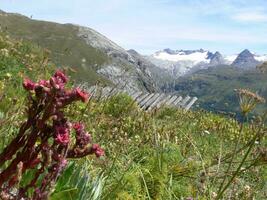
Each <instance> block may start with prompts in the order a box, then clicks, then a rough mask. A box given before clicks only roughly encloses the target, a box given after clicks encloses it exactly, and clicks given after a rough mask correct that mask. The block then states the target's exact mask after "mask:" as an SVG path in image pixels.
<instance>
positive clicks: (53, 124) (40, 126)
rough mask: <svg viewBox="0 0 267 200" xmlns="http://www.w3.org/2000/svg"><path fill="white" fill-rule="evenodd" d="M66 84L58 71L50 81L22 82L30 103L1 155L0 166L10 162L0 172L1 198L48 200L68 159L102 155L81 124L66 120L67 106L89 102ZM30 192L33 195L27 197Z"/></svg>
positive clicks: (9, 199) (66, 79)
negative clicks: (26, 180)
mask: <svg viewBox="0 0 267 200" xmlns="http://www.w3.org/2000/svg"><path fill="white" fill-rule="evenodd" d="M67 82H68V78H67V77H66V75H65V74H64V73H63V72H62V71H60V70H58V71H56V73H55V74H54V75H53V76H52V77H51V78H50V79H49V80H40V81H39V82H33V81H31V80H30V79H25V80H24V82H23V87H24V88H25V90H27V91H28V92H29V101H30V102H29V104H28V109H27V112H28V119H27V121H26V122H24V123H23V124H22V125H21V128H20V130H19V133H18V135H17V137H16V138H14V139H13V141H11V143H10V144H9V145H8V146H7V147H6V148H5V149H4V151H3V152H2V153H1V154H0V166H1V165H3V164H5V163H9V164H8V166H7V167H6V168H5V169H4V170H3V171H1V172H0V191H2V193H0V199H1V198H4V197H5V199H8V200H11V199H21V198H24V199H32V200H39V199H40V200H41V199H42V200H43V199H47V198H48V194H49V191H50V190H51V189H52V188H51V183H52V182H55V181H56V180H57V178H58V176H59V175H60V173H61V172H62V170H64V168H65V167H66V165H67V159H68V158H81V157H84V156H87V155H91V154H95V155H96V157H100V156H103V155H104V150H103V149H102V148H101V147H100V146H99V145H98V144H94V143H92V137H91V135H90V134H89V133H88V132H87V131H86V130H85V127H84V125H83V124H82V123H80V122H79V123H71V122H69V121H68V119H67V118H66V117H65V115H64V108H65V107H66V106H67V105H70V104H72V103H73V102H75V101H82V102H87V101H88V99H89V94H87V93H86V92H84V91H82V90H81V89H79V88H74V89H71V90H69V89H66V88H65V86H66V84H67ZM72 135H73V136H74V137H72ZM72 138H73V140H74V138H75V141H72ZM51 141H52V143H51ZM31 169H35V172H34V173H35V174H34V175H33V177H32V180H31V181H30V182H29V184H28V185H26V186H23V187H19V188H18V192H17V194H16V195H15V196H14V192H12V191H14V190H13V189H14V186H15V185H18V184H19V182H20V179H21V176H22V175H23V174H24V173H25V172H26V171H27V170H31ZM40 179H41V182H40V181H39V180H40ZM37 180H38V181H37ZM30 189H33V190H34V191H35V192H34V193H33V195H32V196H30V197H29V196H27V195H28V194H29V193H28V191H29V190H30Z"/></svg>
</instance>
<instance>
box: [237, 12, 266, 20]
mask: <svg viewBox="0 0 267 200" xmlns="http://www.w3.org/2000/svg"><path fill="white" fill-rule="evenodd" d="M232 18H233V19H234V20H236V21H241V22H266V21H267V15H266V14H264V13H257V12H254V13H253V12H250V13H249V12H246V13H239V14H236V15H234V16H233V17H232Z"/></svg>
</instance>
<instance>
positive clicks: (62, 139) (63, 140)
mask: <svg viewBox="0 0 267 200" xmlns="http://www.w3.org/2000/svg"><path fill="white" fill-rule="evenodd" d="M56 142H57V143H58V144H62V145H67V144H69V142H70V136H69V134H64V135H60V134H58V135H57V136H56Z"/></svg>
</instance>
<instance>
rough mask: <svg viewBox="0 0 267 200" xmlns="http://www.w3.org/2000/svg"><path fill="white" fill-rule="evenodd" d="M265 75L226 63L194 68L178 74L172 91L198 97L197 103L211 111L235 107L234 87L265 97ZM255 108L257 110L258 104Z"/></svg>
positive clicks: (235, 110)
mask: <svg viewBox="0 0 267 200" xmlns="http://www.w3.org/2000/svg"><path fill="white" fill-rule="evenodd" d="M266 86H267V75H266V73H261V72H260V71H258V70H256V69H250V70H243V69H240V68H235V67H231V66H227V65H224V66H223V65H222V66H217V67H210V68H208V69H203V70H198V71H196V72H194V73H193V74H190V75H187V76H184V77H180V78H179V79H178V80H177V81H176V84H175V91H176V92H178V93H184V94H189V95H195V96H197V97H199V101H198V103H199V106H200V107H202V108H204V109H207V110H211V111H230V112H237V111H238V98H237V96H236V95H235V93H234V89H238V88H246V89H250V90H252V91H254V92H257V93H258V94H260V95H261V96H264V97H265V98H266V97H267V89H266ZM263 107H265V108H266V105H262V107H259V108H258V111H261V108H263Z"/></svg>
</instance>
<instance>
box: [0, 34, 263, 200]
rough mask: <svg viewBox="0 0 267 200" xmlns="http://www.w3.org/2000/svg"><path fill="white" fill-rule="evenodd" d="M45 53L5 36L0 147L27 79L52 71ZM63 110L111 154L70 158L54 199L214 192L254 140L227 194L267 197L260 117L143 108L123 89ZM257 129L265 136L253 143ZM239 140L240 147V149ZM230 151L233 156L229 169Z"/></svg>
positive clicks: (17, 118) (0, 42) (13, 124)
mask: <svg viewBox="0 0 267 200" xmlns="http://www.w3.org/2000/svg"><path fill="white" fill-rule="evenodd" d="M47 59H48V57H47V55H46V52H45V51H43V50H42V49H40V48H38V47H37V46H34V45H31V44H29V43H25V42H21V41H15V40H12V39H10V38H8V37H6V36H5V35H0V152H1V151H2V150H3V148H4V147H5V146H6V145H7V144H8V143H9V141H10V140H11V139H12V138H13V137H14V136H16V135H17V133H18V129H19V127H20V125H21V124H22V123H23V121H24V120H25V109H26V105H27V99H26V98H25V93H24V91H23V88H22V85H21V83H22V78H23V77H30V78H32V79H33V80H38V79H41V78H44V77H46V78H48V77H49V76H50V74H51V73H52V71H54V68H55V65H53V64H52V63H50V62H47ZM230 72H231V71H229V73H230ZM231 73H233V72H231ZM66 112H67V115H68V117H69V118H70V119H71V121H80V120H81V121H82V122H84V123H85V124H86V127H87V128H88V131H90V133H91V134H92V136H93V137H92V138H93V139H94V142H95V143H100V144H101V146H102V147H103V148H104V149H105V152H106V156H105V157H103V158H101V159H95V158H92V157H87V158H84V159H81V160H78V159H75V160H69V165H68V167H67V170H65V171H64V172H63V174H62V176H61V177H60V178H59V180H58V182H57V184H56V185H55V190H54V192H53V194H52V195H51V198H50V199H51V200H57V199H64V200H69V199H70V200H71V199H77V200H85V199H95V200H97V199H98V200H99V199H101V200H113V199H117V200H126V199H127V200H145V199H150V200H163V199H164V200H165V199H170V200H173V199H174V200H175V199H177V200H178V199H179V200H180V199H192V198H194V199H203V200H206V199H214V196H215V195H216V193H218V190H219V188H220V184H221V183H222V181H223V179H224V177H227V180H226V182H225V183H227V182H228V181H229V180H230V177H232V176H233V175H234V173H235V170H236V169H237V168H238V166H239V164H240V162H241V160H242V158H243V157H244V155H245V154H246V152H247V150H248V149H249V148H248V146H247V145H251V144H252V146H251V151H250V153H249V154H248V157H247V159H246V162H245V163H244V164H243V165H242V171H240V172H239V173H238V174H237V176H236V178H235V180H234V184H231V185H230V187H229V188H228V189H227V190H226V192H225V193H224V195H223V196H224V198H225V199H234V200H239V199H257V200H258V199H259V200H261V199H266V198H267V194H266V191H267V184H266V178H267V168H266V166H267V165H266V162H267V158H266V145H267V140H266V134H265V133H266V127H265V126H262V124H261V120H260V118H259V119H258V120H257V121H254V122H253V123H251V124H244V125H243V127H242V129H241V128H240V123H239V122H238V121H236V120H234V119H228V118H225V117H222V116H220V115H215V114H212V113H209V112H203V111H197V112H195V111H189V112H184V111H183V110H177V109H176V110H175V109H171V108H161V109H159V110H156V111H154V112H144V111H142V110H140V109H139V108H138V107H137V106H136V104H135V103H133V101H132V99H131V98H130V97H129V96H125V95H119V96H115V97H113V98H111V99H109V100H106V101H101V102H95V101H90V102H89V104H88V105H84V104H82V103H78V104H75V105H73V106H70V107H69V108H68V109H66ZM239 130H242V131H241V132H240V131H239ZM256 133H260V136H262V137H261V139H260V140H259V141H257V142H255V141H254V140H252V142H249V141H251V139H252V138H253V137H255V134H256ZM238 137H240V139H238V140H239V143H238V145H237V146H236V141H237V138H238ZM236 147H237V148H238V149H239V150H240V149H241V150H240V151H238V153H234V152H235V149H236ZM249 147H250V146H249ZM231 155H234V156H235V157H234V158H233V162H232V167H231V170H230V171H227V168H228V165H229V163H230V160H231ZM229 156H230V157H229ZM2 167H5V166H0V171H1V169H2ZM28 175H31V174H30V173H29V174H28ZM25 179H26V180H27V176H23V177H22V180H21V182H20V183H19V184H23V181H25Z"/></svg>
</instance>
